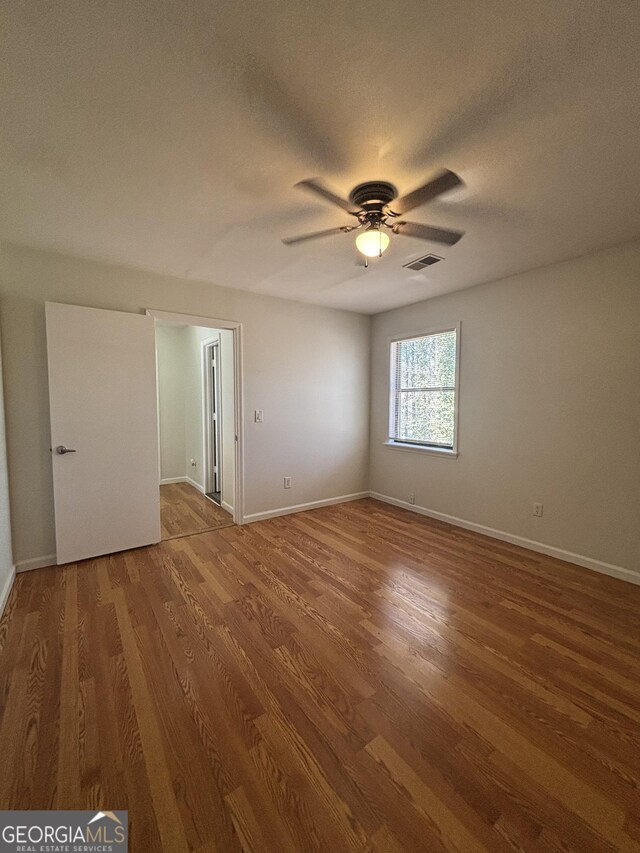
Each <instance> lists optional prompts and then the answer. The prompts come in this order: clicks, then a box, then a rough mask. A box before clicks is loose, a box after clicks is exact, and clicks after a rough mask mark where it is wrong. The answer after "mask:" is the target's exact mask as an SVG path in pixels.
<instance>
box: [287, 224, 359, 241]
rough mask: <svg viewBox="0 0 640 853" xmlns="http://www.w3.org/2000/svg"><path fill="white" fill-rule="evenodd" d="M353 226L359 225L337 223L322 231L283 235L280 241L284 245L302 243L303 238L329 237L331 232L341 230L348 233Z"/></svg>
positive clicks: (335, 232)
mask: <svg viewBox="0 0 640 853" xmlns="http://www.w3.org/2000/svg"><path fill="white" fill-rule="evenodd" d="M355 228H359V226H358V225H339V226H338V227H337V228H325V230H324V231H312V232H311V233H310V234H299V235H298V236H297V237H285V238H284V240H283V241H282V242H283V243H284V244H285V246H292V245H293V244H294V243H304V241H305V240H315V239H317V238H318V237H329V236H331V234H339V233H340V232H341V231H343V232H344V233H345V234H348V233H349V231H353V230H354V229H355Z"/></svg>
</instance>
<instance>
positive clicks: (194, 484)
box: [184, 477, 204, 495]
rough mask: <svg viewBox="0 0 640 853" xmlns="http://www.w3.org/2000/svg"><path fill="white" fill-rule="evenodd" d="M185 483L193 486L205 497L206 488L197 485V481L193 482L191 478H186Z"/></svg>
mask: <svg viewBox="0 0 640 853" xmlns="http://www.w3.org/2000/svg"><path fill="white" fill-rule="evenodd" d="M184 482H185V483H189V485H190V486H193V488H194V489H197V490H198V491H199V492H200V494H202V495H204V486H201V485H200V483H196V481H195V480H192V479H191V477H185V478H184Z"/></svg>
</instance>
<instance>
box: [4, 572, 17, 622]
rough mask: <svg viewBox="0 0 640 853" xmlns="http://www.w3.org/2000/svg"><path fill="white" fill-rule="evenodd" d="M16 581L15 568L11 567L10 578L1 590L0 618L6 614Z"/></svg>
mask: <svg viewBox="0 0 640 853" xmlns="http://www.w3.org/2000/svg"><path fill="white" fill-rule="evenodd" d="M15 579H16V569H15V566H11V568H10V569H9V576H8V577H7V579H6V580H5V582H4V586H3V587H2V589H1V590H0V617H1V616H2V614H3V613H4V608H5V605H6V603H7V601H8V600H9V594H10V593H11V588H12V587H13V582H14V580H15Z"/></svg>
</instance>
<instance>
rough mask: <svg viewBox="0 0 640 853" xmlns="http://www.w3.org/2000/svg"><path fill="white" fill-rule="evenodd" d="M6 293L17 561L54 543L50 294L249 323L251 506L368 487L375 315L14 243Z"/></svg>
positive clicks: (270, 506) (7, 256) (1, 282)
mask: <svg viewBox="0 0 640 853" xmlns="http://www.w3.org/2000/svg"><path fill="white" fill-rule="evenodd" d="M0 298H1V312H0V314H1V316H0V321H1V332H2V335H3V339H4V350H3V351H4V356H5V394H6V413H7V446H8V461H9V476H10V495H11V503H12V531H13V541H14V558H15V561H16V563H22V562H24V561H26V560H29V559H33V558H38V557H40V556H43V555H47V554H51V553H53V552H54V551H55V537H54V526H53V499H52V483H51V460H50V455H49V447H50V442H49V407H48V398H47V395H48V389H47V371H46V348H45V326H44V302H45V300H50V301H58V302H68V303H73V304H77V305H88V306H93V307H97V308H108V309H109V308H110V309H114V310H122V311H136V312H141V311H144V309H145V308H156V309H159V310H163V311H171V312H182V313H186V314H192V315H198V316H205V317H217V318H224V319H227V320H236V321H239V322H241V323H242V324H243V333H244V346H243V349H244V353H243V355H244V405H245V423H244V439H245V507H244V510H245V513H246V514H256V513H261V512H267V511H271V510H276V509H278V508H280V507H284V506H289V505H294V504H295V505H297V504H302V503H306V502H311V501H319V500H328V499H331V498H333V497H338V496H342V495H348V494H353V493H358V492H361V491H364V490H366V489H367V488H368V472H367V460H368V411H369V330H370V319H369V317H365V316H362V315H359V314H355V313H351V312H346V311H336V310H332V309H328V308H320V307H316V306H311V305H305V304H302V303H297V302H292V301H287V300H281V299H275V298H273V297H266V296H260V295H258V294H254V293H247V292H243V291H239V290H232V289H228V288H224V287H218V286H215V285H212V284H208V283H203V282H196V281H189V280H186V279H176V278H171V277H165V276H159V275H154V274H151V273H145V272H141V271H137V270H131V269H127V268H124V267H116V266H113V265H110V264H102V263H95V262H91V261H85V260H81V259H77V258H71V257H68V256H64V255H58V254H55V253H51V252H40V251H36V250H32V249H27V248H23V247H17V246H10V245H6V244H5V245H4V246H3V248H2V253H1V254H0ZM257 408H261V409H264V412H265V422H264V424H254V423H253V410H254V409H257ZM284 476H291V477H292V478H293V482H292V488H291V489H290V490H288V491H285V490H284V489H283V487H282V482H283V477H284Z"/></svg>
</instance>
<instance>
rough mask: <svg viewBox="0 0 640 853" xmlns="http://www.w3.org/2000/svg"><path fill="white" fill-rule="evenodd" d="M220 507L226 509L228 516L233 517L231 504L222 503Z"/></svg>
mask: <svg viewBox="0 0 640 853" xmlns="http://www.w3.org/2000/svg"><path fill="white" fill-rule="evenodd" d="M221 506H222V509H226V511H227V512H228V513H229V514H230V515H233V512H234V510H233V507H232V506H231V504H228V503H227V502H226V501H222V504H221Z"/></svg>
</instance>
